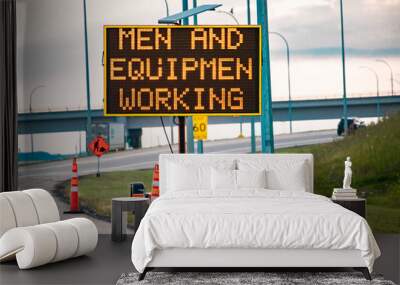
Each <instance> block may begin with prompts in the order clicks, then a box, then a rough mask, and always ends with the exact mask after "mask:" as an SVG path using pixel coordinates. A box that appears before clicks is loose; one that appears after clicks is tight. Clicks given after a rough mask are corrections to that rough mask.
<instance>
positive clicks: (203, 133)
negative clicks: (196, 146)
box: [193, 116, 208, 140]
mask: <svg viewBox="0 0 400 285" xmlns="http://www.w3.org/2000/svg"><path fill="white" fill-rule="evenodd" d="M207 124H208V117H207V116H193V138H194V139H195V140H206V139H207Z"/></svg>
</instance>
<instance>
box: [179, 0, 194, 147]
mask: <svg viewBox="0 0 400 285" xmlns="http://www.w3.org/2000/svg"><path fill="white" fill-rule="evenodd" d="M188 9H189V5H188V0H182V11H186V10H188ZM182 23H183V25H186V26H187V25H189V18H188V17H186V18H183V19H182ZM183 119H185V117H183ZM186 121H187V122H186V125H187V130H186V141H187V152H188V153H194V140H193V119H192V117H191V116H188V117H187V118H186ZM179 122H180V121H179ZM183 124H185V120H183ZM179 126H180V125H179ZM183 127H185V125H183ZM179 133H181V132H179ZM183 135H185V133H184V132H183ZM180 141H181V138H179V142H180ZM184 141H185V138H183V142H184Z"/></svg>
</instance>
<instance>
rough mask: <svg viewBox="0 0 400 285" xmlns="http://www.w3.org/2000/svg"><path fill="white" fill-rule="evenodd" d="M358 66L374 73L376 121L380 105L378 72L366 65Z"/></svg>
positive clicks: (379, 112) (379, 113) (379, 114)
mask: <svg viewBox="0 0 400 285" xmlns="http://www.w3.org/2000/svg"><path fill="white" fill-rule="evenodd" d="M360 68H362V69H367V70H369V71H370V72H372V73H373V74H374V75H375V79H376V117H377V118H378V121H379V117H380V116H381V106H380V102H379V77H378V74H377V73H376V71H375V70H373V69H372V68H370V67H368V66H360Z"/></svg>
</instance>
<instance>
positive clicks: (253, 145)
mask: <svg viewBox="0 0 400 285" xmlns="http://www.w3.org/2000/svg"><path fill="white" fill-rule="evenodd" d="M246 4H247V24H248V25H251V10H250V0H246ZM255 125H256V122H255V118H254V117H251V118H250V134H251V153H256V151H257V146H256V126H255Z"/></svg>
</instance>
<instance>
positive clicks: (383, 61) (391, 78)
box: [376, 59, 394, 96]
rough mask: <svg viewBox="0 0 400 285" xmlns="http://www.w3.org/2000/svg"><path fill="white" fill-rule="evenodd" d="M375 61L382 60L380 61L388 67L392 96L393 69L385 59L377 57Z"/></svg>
mask: <svg viewBox="0 0 400 285" xmlns="http://www.w3.org/2000/svg"><path fill="white" fill-rule="evenodd" d="M376 61H377V62H382V63H383V64H385V65H386V66H387V67H389V69H390V84H391V87H392V96H394V91H393V69H392V67H391V66H390V64H389V63H388V62H387V61H386V60H384V59H377V60H376Z"/></svg>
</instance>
